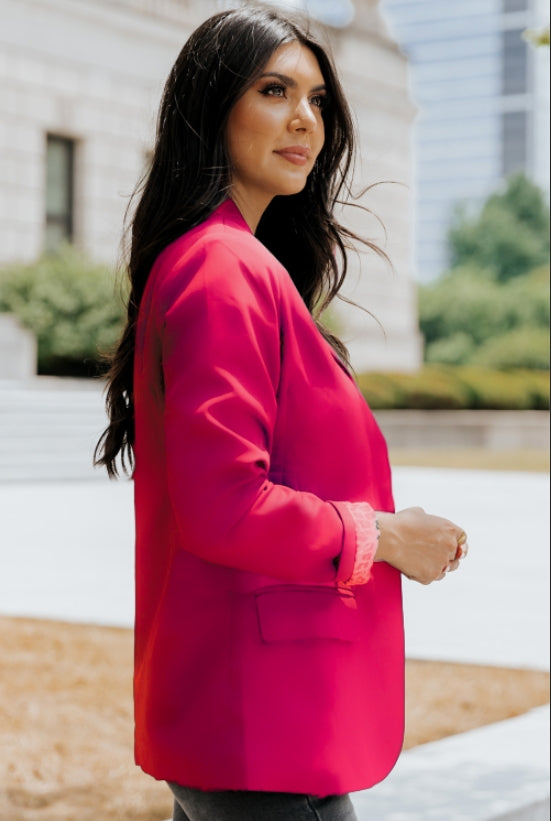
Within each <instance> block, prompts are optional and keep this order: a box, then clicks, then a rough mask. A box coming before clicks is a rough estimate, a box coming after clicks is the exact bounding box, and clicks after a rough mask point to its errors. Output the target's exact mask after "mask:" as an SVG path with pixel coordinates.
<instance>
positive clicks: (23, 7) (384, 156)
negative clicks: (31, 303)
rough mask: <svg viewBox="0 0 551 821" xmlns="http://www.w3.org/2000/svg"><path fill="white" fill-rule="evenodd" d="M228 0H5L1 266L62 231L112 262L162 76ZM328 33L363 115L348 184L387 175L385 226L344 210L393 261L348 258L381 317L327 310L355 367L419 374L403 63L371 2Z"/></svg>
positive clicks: (360, 291)
mask: <svg viewBox="0 0 551 821" xmlns="http://www.w3.org/2000/svg"><path fill="white" fill-rule="evenodd" d="M228 5H230V4H228V3H222V2H216V0H203V2H201V3H199V2H194V0H0V16H1V26H0V78H1V80H0V82H1V92H0V145H1V151H0V186H1V187H0V221H1V225H2V229H1V230H2V242H1V243H0V265H1V264H6V263H9V262H12V261H16V260H23V261H30V260H33V259H34V258H36V257H37V256H38V255H39V254H40V253H41V252H42V251H43V250H45V249H46V250H48V249H50V250H53V249H55V247H56V246H57V245H58V244H59V243H60V242H61V241H67V240H68V241H70V242H74V243H75V244H77V245H79V246H80V247H82V248H83V249H84V250H85V251H86V252H88V253H89V254H90V255H92V256H93V257H94V258H96V259H100V260H103V261H105V262H107V263H109V264H111V263H114V262H115V261H116V259H117V257H118V251H119V247H120V238H121V229H122V225H123V218H124V213H125V209H126V207H127V205H128V201H129V196H130V194H131V192H132V190H133V189H134V187H135V184H136V181H137V179H138V177H139V175H140V173H141V171H142V170H143V168H144V167H145V165H146V162H147V157H148V153H149V152H150V151H151V148H152V143H153V135H154V129H155V119H156V112H157V108H158V104H159V100H160V96H161V91H162V86H163V84H164V80H165V78H166V76H167V74H168V72H169V70H170V68H171V66H172V64H173V62H174V60H175V58H176V55H177V54H178V52H179V50H180V48H181V46H182V44H183V43H184V41H185V40H186V39H187V37H188V35H189V34H190V33H191V31H192V30H193V29H194V28H195V27H196V26H197V25H198V24H199V23H200V22H201V21H202V20H203V19H205V18H206V17H207V16H208V15H209V14H211V13H214V12H215V11H216V10H219V9H221V8H223V7H226V6H228ZM232 5H235V4H232ZM327 33H328V36H329V38H330V39H331V40H332V45H333V49H334V52H335V56H336V59H337V63H338V65H339V66H340V68H341V70H342V74H343V79H344V83H345V86H346V87H347V89H348V91H349V94H350V98H351V102H352V105H353V108H354V109H355V111H356V114H357V119H358V125H359V133H360V147H361V152H360V157H361V161H360V163H359V165H358V169H357V175H356V178H355V185H356V186H357V188H358V190H359V189H360V188H361V187H362V186H365V185H369V184H371V183H374V182H377V183H379V182H381V181H383V180H392V184H386V185H379V186H377V187H376V188H375V189H372V190H371V192H368V193H367V194H366V195H365V196H363V197H362V198H361V202H362V203H363V204H364V205H366V206H367V207H368V208H369V209H371V210H372V211H374V212H376V213H377V216H378V217H380V222H379V221H378V220H377V219H375V218H374V217H373V216H370V215H369V214H367V213H366V212H364V211H358V210H357V209H349V211H350V213H348V214H346V213H345V214H344V220H345V222H346V223H347V224H350V225H351V226H352V227H355V228H356V229H357V230H359V231H360V233H362V234H364V235H368V236H369V237H370V238H371V239H374V240H376V241H378V242H380V243H381V244H383V245H384V246H385V250H386V251H387V252H388V254H389V256H390V258H391V259H392V263H393V266H394V268H393V269H391V268H389V266H388V265H387V264H386V263H384V262H382V261H381V260H380V259H378V258H377V257H376V256H374V255H373V254H363V253H362V254H360V255H358V257H353V258H352V260H351V273H350V279H349V284H348V285H347V288H348V290H347V295H348V296H350V297H351V298H352V299H353V300H355V301H356V302H358V303H359V304H361V305H363V306H364V307H366V308H367V309H368V310H369V311H370V312H371V313H372V314H373V315H374V316H375V317H376V318H377V320H378V322H377V321H375V320H374V319H372V318H371V317H370V316H369V315H368V314H366V313H365V312H363V311H360V310H358V309H349V308H348V307H347V306H344V307H343V308H342V309H340V308H337V309H336V310H335V312H334V316H333V320H334V321H335V322H336V325H337V327H338V328H339V330H340V331H341V332H342V335H343V337H344V338H345V340H346V341H347V343H348V344H349V347H350V350H351V354H352V360H353V364H354V366H355V367H356V369H358V370H366V369H389V368H392V369H395V370H414V369H415V368H417V367H418V366H419V364H420V362H421V358H422V344H421V339H420V336H419V332H418V326H417V311H416V299H415V285H414V282H413V278H412V275H411V255H412V254H411V237H412V230H411V224H412V211H411V209H412V205H411V188H410V187H409V186H410V183H411V155H410V152H411V149H410V136H409V135H410V130H411V124H412V121H413V117H414V113H415V109H414V107H413V106H412V104H411V102H410V99H409V90H408V80H407V61H406V59H405V57H404V55H403V54H402V53H401V52H400V50H399V49H398V47H397V45H396V44H395V42H394V41H393V40H392V39H391V38H390V36H389V35H388V32H387V30H386V28H385V24H384V21H383V19H382V17H381V15H380V13H379V9H378V2H377V0H362V1H361V2H357V3H356V11H355V19H354V21H353V23H351V24H348V25H346V26H345V27H341V28H335V27H332V26H329V27H328V28H327ZM396 183H399V184H396ZM381 224H384V226H385V229H384V230H383V228H382V227H381ZM381 325H382V326H383V328H384V332H383V331H382V330H381V327H380V326H381Z"/></svg>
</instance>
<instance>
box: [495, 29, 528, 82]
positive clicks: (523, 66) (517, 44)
mask: <svg viewBox="0 0 551 821" xmlns="http://www.w3.org/2000/svg"><path fill="white" fill-rule="evenodd" d="M502 38H503V39H502V74H501V77H502V90H503V93H504V94H524V93H525V92H526V91H527V85H528V71H527V57H528V52H527V43H526V41H525V40H524V39H523V37H522V29H510V30H506V31H504V32H502Z"/></svg>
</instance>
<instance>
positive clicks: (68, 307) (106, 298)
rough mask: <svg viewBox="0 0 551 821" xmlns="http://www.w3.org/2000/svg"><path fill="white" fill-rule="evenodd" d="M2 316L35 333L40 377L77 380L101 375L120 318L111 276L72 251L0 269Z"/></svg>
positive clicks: (121, 312) (75, 251)
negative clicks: (62, 376)
mask: <svg viewBox="0 0 551 821" xmlns="http://www.w3.org/2000/svg"><path fill="white" fill-rule="evenodd" d="M0 311H5V312H10V313H13V314H15V315H16V316H17V317H18V318H19V319H20V321H21V322H22V323H23V325H25V327H27V328H29V330H31V331H33V333H34V334H35V336H36V338H37V343H38V369H39V372H40V373H55V374H73V375H80V376H84V375H92V374H95V373H97V372H98V371H99V370H101V365H100V362H101V356H102V354H103V353H105V352H106V351H108V350H110V349H111V348H112V346H113V345H114V343H115V341H116V340H117V338H118V336H119V333H120V330H121V323H122V317H123V307H122V300H121V299H119V298H117V297H116V295H115V288H114V275H113V272H112V271H111V270H110V269H109V268H107V267H106V266H104V265H101V264H97V263H94V262H91V261H90V260H89V259H88V258H86V257H85V256H84V255H83V254H82V252H81V251H79V250H77V249H76V248H74V247H71V246H65V247H63V248H62V249H61V250H60V252H59V253H56V254H55V255H53V254H49V255H44V256H43V257H41V258H40V259H38V260H37V261H36V262H34V263H30V264H17V265H10V266H7V267H5V268H3V269H2V270H0Z"/></svg>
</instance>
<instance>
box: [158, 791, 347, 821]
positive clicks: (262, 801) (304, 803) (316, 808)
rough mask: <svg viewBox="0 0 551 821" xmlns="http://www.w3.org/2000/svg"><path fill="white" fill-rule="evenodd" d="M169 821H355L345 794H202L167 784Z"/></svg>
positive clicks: (234, 792)
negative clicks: (172, 799)
mask: <svg viewBox="0 0 551 821" xmlns="http://www.w3.org/2000/svg"><path fill="white" fill-rule="evenodd" d="M168 786H169V787H170V789H171V790H172V792H173V793H174V797H175V799H176V800H175V802H174V815H173V816H172V821H358V819H357V818H356V814H355V813H354V808H353V806H352V802H351V800H350V798H349V796H348V795H330V796H327V797H326V798H316V797H315V796H313V795H304V794H302V793H288V792H252V791H251V792H247V791H242V790H232V791H215V792H203V791H202V790H193V789H190V788H189V787H181V786H180V785H179V784H173V783H169V785H168Z"/></svg>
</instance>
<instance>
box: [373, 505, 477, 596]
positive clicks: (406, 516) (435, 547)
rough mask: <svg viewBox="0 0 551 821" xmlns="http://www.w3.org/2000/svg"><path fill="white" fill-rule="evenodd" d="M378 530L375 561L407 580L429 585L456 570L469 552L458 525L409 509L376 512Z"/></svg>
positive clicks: (418, 508)
mask: <svg viewBox="0 0 551 821" xmlns="http://www.w3.org/2000/svg"><path fill="white" fill-rule="evenodd" d="M377 522H378V524H379V529H380V538H379V546H378V548H377V552H376V554H375V561H376V562H388V564H391V565H392V566H393V567H396V568H397V569H398V570H400V571H401V572H402V573H403V574H404V575H405V576H407V577H408V579H413V580H415V581H417V582H420V583H421V584H430V583H431V582H433V581H439V580H440V579H443V578H444V576H445V575H446V573H448V572H450V571H453V570H457V568H458V567H459V561H460V559H462V558H464V557H465V556H466V555H467V552H468V545H467V536H466V534H465V531H464V530H463V529H462V528H460V527H459V526H458V525H456V524H454V523H453V522H450V520H449V519H443V518H442V517H441V516H432V515H430V514H428V513H425V511H424V510H423V508H421V507H409V508H406V509H405V510H401V511H399V512H398V513H383V512H378V513H377Z"/></svg>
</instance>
